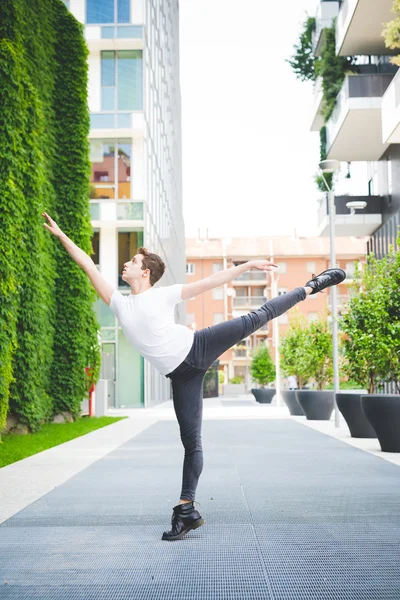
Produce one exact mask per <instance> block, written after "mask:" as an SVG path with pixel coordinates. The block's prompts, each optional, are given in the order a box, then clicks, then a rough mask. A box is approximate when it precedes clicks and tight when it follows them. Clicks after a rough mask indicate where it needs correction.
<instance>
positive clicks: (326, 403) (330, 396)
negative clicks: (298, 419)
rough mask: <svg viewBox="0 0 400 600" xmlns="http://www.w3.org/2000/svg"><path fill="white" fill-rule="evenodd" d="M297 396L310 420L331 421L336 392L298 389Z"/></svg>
mask: <svg viewBox="0 0 400 600" xmlns="http://www.w3.org/2000/svg"><path fill="white" fill-rule="evenodd" d="M296 397H297V400H298V401H299V404H300V406H301V408H302V409H303V410H304V414H305V415H306V417H307V419H308V420H309V421H329V419H330V418H331V414H332V411H333V409H334V406H335V401H334V392H327V391H322V392H319V391H317V390H316V391H311V390H297V391H296Z"/></svg>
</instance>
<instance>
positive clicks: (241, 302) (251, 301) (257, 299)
mask: <svg viewBox="0 0 400 600" xmlns="http://www.w3.org/2000/svg"><path fill="white" fill-rule="evenodd" d="M266 301H267V299H266V298H265V297H264V296H236V298H233V308H258V307H259V306H262V305H263V304H265V302H266Z"/></svg>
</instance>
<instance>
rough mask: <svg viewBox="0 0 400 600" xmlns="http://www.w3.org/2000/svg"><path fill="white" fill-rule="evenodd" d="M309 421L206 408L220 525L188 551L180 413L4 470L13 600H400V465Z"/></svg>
mask: <svg viewBox="0 0 400 600" xmlns="http://www.w3.org/2000/svg"><path fill="white" fill-rule="evenodd" d="M299 421H300V419H293V418H290V417H289V416H288V414H287V411H286V409H284V408H281V407H273V406H265V405H257V404H256V403H254V402H253V401H252V400H250V399H249V398H241V399H237V400H235V399H225V400H224V399H222V400H217V399H214V400H207V401H206V408H205V420H204V425H203V440H204V450H205V466H204V472H203V475H202V478H201V481H200V485H199V489H198V496H197V497H198V500H199V502H200V504H201V506H200V511H201V513H202V515H203V517H204V518H205V519H206V524H205V526H204V527H201V528H200V529H198V530H197V531H195V532H191V533H190V534H189V535H188V536H187V537H186V538H185V539H184V540H182V541H181V542H175V543H168V542H162V541H161V539H160V538H161V534H162V532H163V530H164V529H166V528H168V526H169V522H170V517H171V511H172V507H173V506H174V504H175V503H176V501H177V498H178V493H179V488H180V477H181V464H182V449H181V445H180V440H179V432H178V427H177V424H176V421H175V419H174V416H173V413H172V411H171V405H170V403H166V404H165V405H161V406H158V407H155V408H152V409H146V410H133V411H130V418H129V419H126V420H124V421H121V422H119V423H116V424H115V425H112V426H109V427H107V428H104V429H101V430H98V431H95V432H92V433H91V434H88V435H87V436H84V437H83V438H78V439H76V440H72V441H71V442H67V443H66V444H63V445H62V446H59V447H57V448H53V449H51V450H48V451H45V452H42V453H40V454H38V455H36V456H34V457H30V458H28V459H25V460H23V461H20V462H19V463H15V464H14V465H9V466H8V467H4V468H3V469H0V490H1V497H0V507H1V511H2V512H1V513H0V515H1V521H2V524H1V525H0V598H1V600H24V599H29V600H36V599H37V600H39V599H40V600H59V599H60V600H61V599H65V600H67V599H68V600H74V599H78V598H79V599H81V598H82V599H83V598H85V599H87V600H92V599H93V600H94V599H96V600H114V599H115V600H117V599H118V600H128V599H129V600H131V599H134V600H150V599H157V600H158V599H159V600H164V599H167V598H168V599H169V598H173V599H174V600H175V599H176V600H181V599H182V600H183V599H185V600H186V599H187V600H192V599H199V600H200V599H201V600H216V599H220V598H221V599H227V600H230V599H235V600H236V599H237V600H245V599H246V600H247V599H250V600H252V599H263V600H264V599H293V600H303V599H304V600H310V599H316V600H319V599H326V600H341V599H346V600H347V599H348V600H353V599H354V600H358V599H359V600H387V599H390V600H399V599H400V563H399V556H400V495H399V492H400V469H399V466H398V465H397V464H393V463H392V462H390V461H394V462H396V460H397V457H395V456H386V457H385V458H386V459H389V460H382V456H375V455H374V452H378V451H377V450H376V448H375V449H374V448H373V449H372V450H371V449H370V451H365V450H363V449H360V448H355V447H354V446H352V445H351V444H350V443H343V441H346V442H348V439H346V434H345V430H343V431H342V433H340V432H339V431H336V432H335V428H334V424H333V423H332V422H330V423H320V425H319V428H320V429H322V430H324V429H325V430H326V431H324V432H322V431H318V430H317V429H316V428H317V427H318V424H316V423H314V424H312V425H310V422H305V420H303V421H302V422H299ZM342 429H343V428H342ZM332 430H333V432H334V433H332ZM327 434H328V435H327ZM341 436H342V438H343V439H341ZM369 442H371V440H369ZM376 443H377V442H376ZM381 454H382V453H381ZM17 490H20V493H18V492H17Z"/></svg>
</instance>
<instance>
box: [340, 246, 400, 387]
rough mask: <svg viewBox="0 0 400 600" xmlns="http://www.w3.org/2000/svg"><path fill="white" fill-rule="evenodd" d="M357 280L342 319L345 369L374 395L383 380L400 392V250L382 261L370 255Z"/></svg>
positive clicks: (356, 274)
mask: <svg viewBox="0 0 400 600" xmlns="http://www.w3.org/2000/svg"><path fill="white" fill-rule="evenodd" d="M398 243H399V244H400V239H399V240H398ZM354 280H355V281H354V284H353V288H354V295H353V296H352V297H351V298H350V301H349V305H348V311H347V312H346V314H345V315H344V316H343V317H342V320H341V330H342V331H343V333H344V339H343V341H342V351H343V355H344V365H343V368H344V370H345V372H346V374H347V375H348V376H349V377H350V378H351V379H352V380H354V381H356V382H357V383H359V384H360V385H361V386H362V387H365V388H367V389H368V391H369V393H371V394H372V393H375V392H376V390H377V388H378V387H379V384H380V383H382V382H393V383H395V385H396V386H397V389H398V390H399V391H400V253H399V252H396V251H395V250H391V252H390V253H389V254H388V255H387V256H385V257H384V258H382V259H380V260H378V259H376V258H375V257H374V256H373V255H370V256H368V258H367V262H366V265H365V268H364V269H363V272H362V273H361V272H360V271H359V270H358V269H357V270H356V272H355V276H354Z"/></svg>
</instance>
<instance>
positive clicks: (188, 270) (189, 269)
mask: <svg viewBox="0 0 400 600" xmlns="http://www.w3.org/2000/svg"><path fill="white" fill-rule="evenodd" d="M194 272H195V267H194V263H186V275H194Z"/></svg>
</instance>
